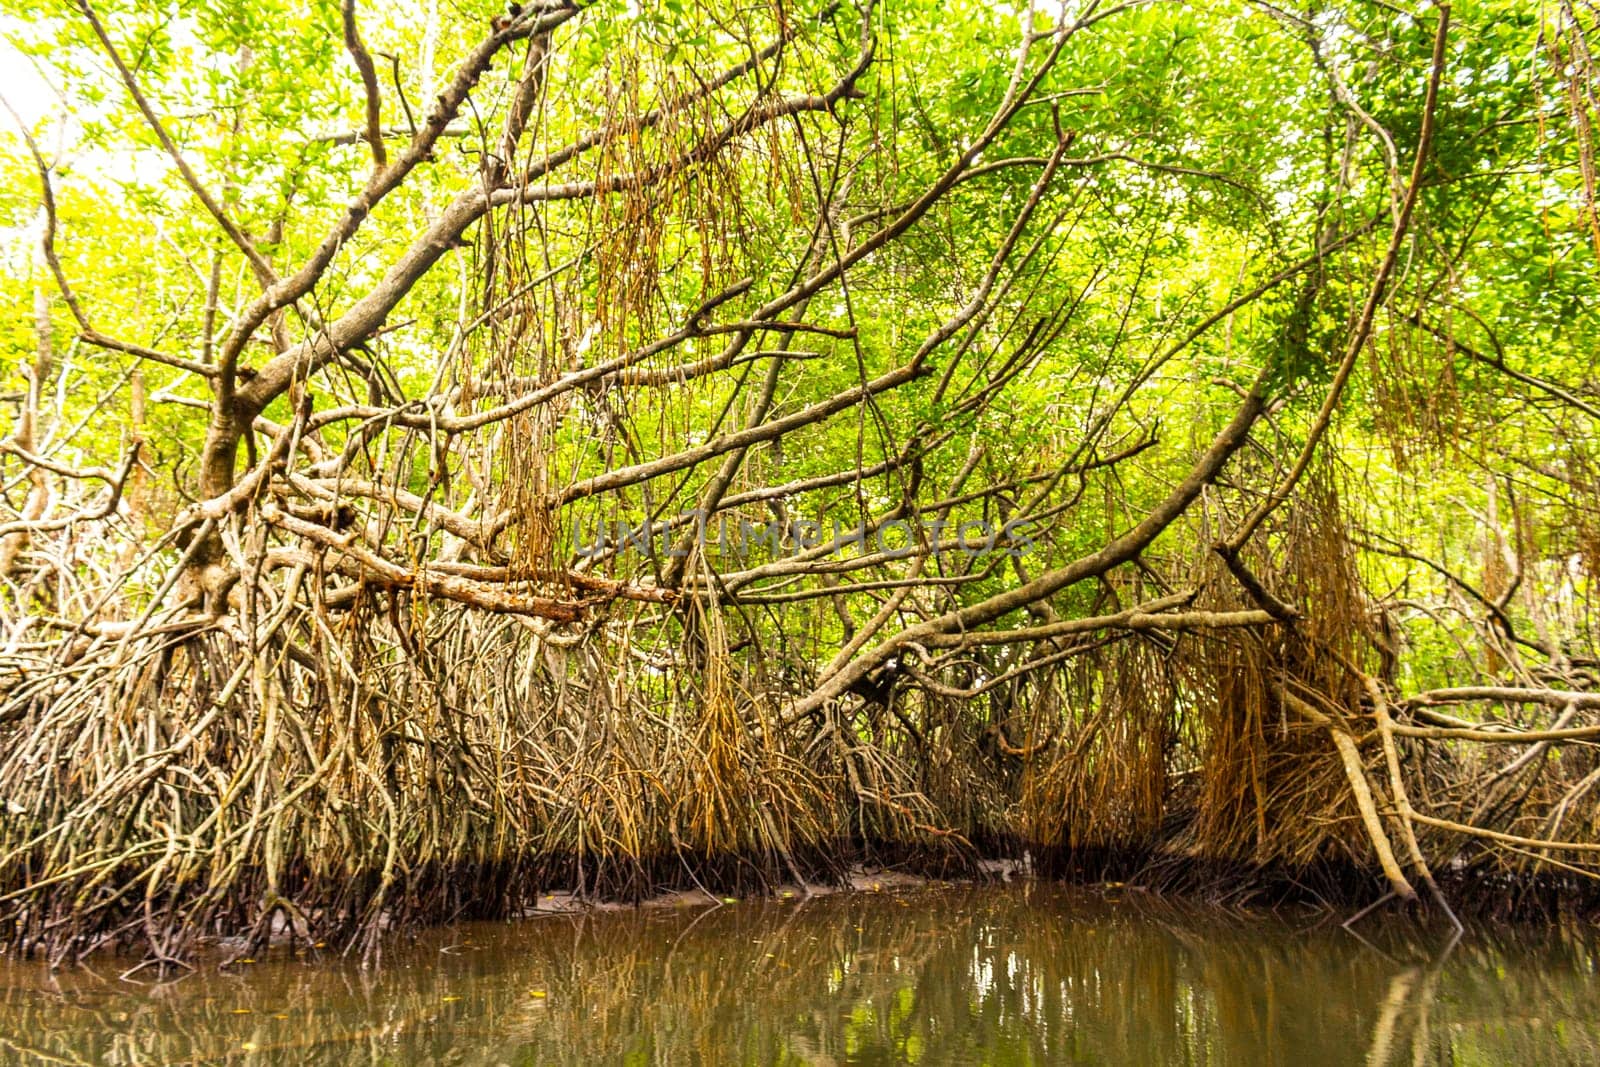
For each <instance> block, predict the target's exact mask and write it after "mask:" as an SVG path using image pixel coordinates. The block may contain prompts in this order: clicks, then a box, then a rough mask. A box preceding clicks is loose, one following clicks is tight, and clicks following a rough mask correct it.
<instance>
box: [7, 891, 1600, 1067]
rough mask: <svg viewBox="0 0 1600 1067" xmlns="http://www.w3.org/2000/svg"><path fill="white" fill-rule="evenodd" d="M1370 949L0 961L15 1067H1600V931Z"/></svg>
mask: <svg viewBox="0 0 1600 1067" xmlns="http://www.w3.org/2000/svg"><path fill="white" fill-rule="evenodd" d="M1363 933H1364V934H1365V935H1366V936H1367V937H1368V938H1369V939H1370V940H1369V941H1366V942H1364V941H1362V940H1360V939H1357V938H1356V937H1353V936H1352V935H1350V934H1348V933H1346V932H1344V931H1343V930H1341V929H1339V927H1338V925H1337V924H1336V923H1333V922H1329V921H1326V920H1325V919H1319V918H1318V917H1315V916H1301V917H1298V918H1285V917H1283V916H1251V917H1248V918H1241V917H1238V916H1232V915H1229V916H1223V915H1219V914H1217V913H1215V912H1208V911H1203V910H1196V909H1189V908H1181V907H1177V906H1175V905H1172V904H1164V903H1160V902H1152V901H1150V900H1148V899H1146V898H1144V897H1142V896H1140V895H1137V894H1126V895H1124V896H1123V897H1122V898H1121V899H1107V898H1106V897H1105V896H1104V895H1096V894H1091V893H1087V892H1083V891H1071V890H1065V889H1061V888H1057V887H1054V886H1049V885H1042V884H1031V885H1030V884H1023V885H1012V886H981V887H953V888H920V889H908V890H897V891H884V892H881V893H852V894H840V895H834V896H828V897H819V898H815V899H812V900H800V899H797V900H790V901H769V902H757V901H742V902H740V903H737V904H731V905H726V906H721V907H707V906H704V905H699V906H694V907H681V908H662V909H644V910H637V911H635V910H628V911H614V912H601V913H591V914H586V915H562V916H543V917H538V918H534V919H529V920H524V921H521V922H518V923H513V924H476V925H470V926H460V927H453V928H450V929H447V930H439V931H433V932H431V933H429V934H428V935H427V936H425V937H423V938H421V939H419V940H417V941H415V942H413V943H409V944H406V945H400V946H391V947H390V948H389V950H388V951H387V952H386V954H385V956H384V959H383V962H382V964H381V966H379V967H376V968H362V967H360V966H358V965H356V964H354V963H349V962H346V961H343V960H341V959H339V958H337V957H333V958H323V959H320V960H317V961H315V962H307V961H306V960H304V959H289V958H287V957H286V956H285V957H284V958H272V957H270V956H269V957H268V958H265V959H261V960H258V961H256V962H254V963H240V964H236V965H235V966H233V967H232V968H230V969H228V971H227V972H225V973H218V971H217V970H216V969H215V967H214V966H213V967H212V968H211V969H209V970H208V971H205V972H201V973H196V974H193V975H190V976H187V977H184V978H181V979H179V980H176V981H168V982H166V983H164V984H144V985H139V984H134V983H133V982H131V981H127V980H122V979H119V978H118V977H117V973H118V971H119V970H120V969H121V966H126V964H123V965H121V966H116V965H112V964H110V963H108V962H106V961H102V963H100V964H98V965H97V966H96V967H95V969H94V971H93V972H87V973H84V972H75V973H72V974H63V975H59V976H56V977H55V978H54V979H52V978H51V977H50V976H48V975H47V974H45V973H44V972H42V971H41V970H40V969H39V968H38V967H36V966H31V965H23V964H15V963H3V962H0V981H3V982H4V986H5V988H4V991H3V992H0V1062H4V1063H11V1062H19V1063H21V1062H51V1063H95V1064H133V1063H193V1062H238V1063H282V1064H307V1063H312V1064H315V1063H330V1064H331V1063H338V1064H346V1063H357V1064H364V1063H373V1064H391V1063H392V1064H414V1063H419V1064H426V1063H445V1064H604V1063H622V1064H674V1065H675V1064H886V1063H927V1064H1033V1063H1095V1064H1152V1063H1178V1064H1250V1065H1271V1064H1284V1065H1289V1067H1313V1065H1317V1064H1339V1063H1353V1064H1365V1063H1373V1064H1376V1063H1394V1064H1413V1063H1422V1064H1492V1065H1495V1067H1533V1065H1536V1064H1591V1063H1600V973H1597V966H1600V963H1597V961H1600V936H1596V932H1595V931H1594V929H1593V928H1586V929H1567V930H1561V931H1557V930H1542V931H1539V932H1537V933H1528V932H1521V933H1518V932H1515V931H1511V930H1507V929H1499V930H1491V931H1479V932H1473V933H1470V934H1468V935H1467V936H1466V937H1465V938H1463V939H1462V940H1461V941H1460V942H1459V943H1456V944H1454V945H1453V946H1452V945H1449V943H1448V938H1447V937H1446V935H1445V933H1443V932H1438V931H1432V932H1428V931H1422V932H1419V931H1416V930H1414V929H1413V928H1411V927H1409V926H1397V925H1387V926H1386V925H1382V924H1379V925H1376V926H1371V925H1369V926H1366V927H1363ZM134 977H135V978H138V977H140V976H138V975H136V976H134Z"/></svg>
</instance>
